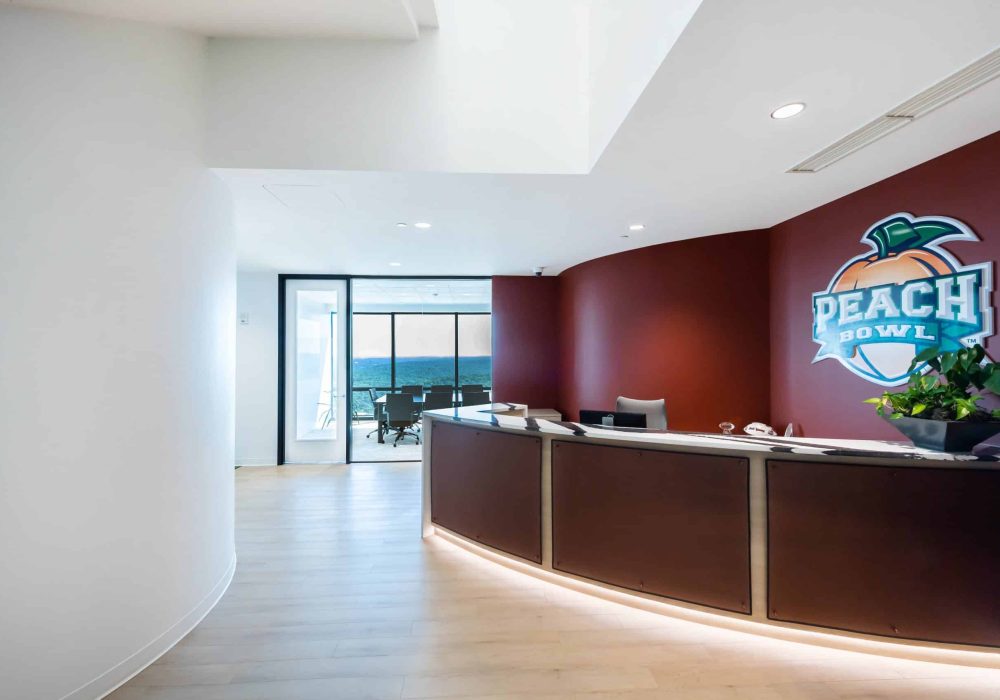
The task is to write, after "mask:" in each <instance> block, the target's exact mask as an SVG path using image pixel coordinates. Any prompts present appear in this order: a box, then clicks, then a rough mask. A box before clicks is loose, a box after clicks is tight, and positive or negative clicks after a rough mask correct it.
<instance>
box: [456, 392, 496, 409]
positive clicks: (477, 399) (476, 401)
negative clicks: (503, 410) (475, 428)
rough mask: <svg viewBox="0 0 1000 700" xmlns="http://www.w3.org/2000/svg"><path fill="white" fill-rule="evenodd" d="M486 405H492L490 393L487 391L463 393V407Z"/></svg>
mask: <svg viewBox="0 0 1000 700" xmlns="http://www.w3.org/2000/svg"><path fill="white" fill-rule="evenodd" d="M484 403H490V395H489V392H486V391H468V392H466V391H463V392H462V405H463V406H481V405H482V404H484Z"/></svg>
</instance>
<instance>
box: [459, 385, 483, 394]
mask: <svg viewBox="0 0 1000 700" xmlns="http://www.w3.org/2000/svg"><path fill="white" fill-rule="evenodd" d="M467 391H471V392H472V393H478V392H481V391H483V385H482V384H463V385H462V393H463V394H464V393H465V392H467Z"/></svg>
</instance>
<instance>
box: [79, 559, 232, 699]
mask: <svg viewBox="0 0 1000 700" xmlns="http://www.w3.org/2000/svg"><path fill="white" fill-rule="evenodd" d="M234 573H236V554H235V553H234V554H233V558H232V561H230V562H229V567H228V568H227V569H226V572H225V573H224V574H223V575H222V578H220V579H219V580H218V582H217V583H216V584H215V585H214V586H213V587H212V590H211V591H209V592H208V595H206V596H205V597H204V598H202V599H201V601H200V602H199V603H198V604H197V605H195V606H194V608H192V609H191V611H190V612H188V613H187V614H186V615H184V617H182V618H181V619H180V620H178V621H177V622H176V623H175V624H174V625H172V626H171V627H170V629H168V630H167V631H166V632H164V633H163V634H161V635H160V636H159V637H157V638H156V639H154V640H153V641H151V642H150V643H149V644H147V645H146V646H144V647H143V648H142V649H140V650H139V651H137V652H135V653H134V654H132V655H131V656H129V657H128V658H127V659H125V660H124V661H122V662H121V663H118V664H115V665H114V666H112V667H111V668H109V669H108V670H107V671H105V672H104V673H102V674H101V675H99V676H98V677H97V678H95V679H93V680H92V681H89V682H88V683H85V684H83V685H82V686H80V687H79V688H77V689H76V690H74V691H73V692H71V693H69V694H67V695H64V696H63V697H62V700H95V699H97V698H103V697H107V696H108V695H110V694H111V693H112V692H114V691H115V690H117V689H118V688H120V687H121V686H123V685H124V684H125V683H127V682H128V681H129V680H131V679H132V678H133V677H134V676H136V675H138V674H139V673H140V672H141V671H143V670H144V669H145V668H146V667H147V666H149V665H150V664H152V663H153V662H154V661H156V660H157V659H158V658H160V657H161V656H163V655H164V654H165V653H167V652H168V651H170V649H171V648H172V647H173V646H174V645H175V644H177V642H179V641H181V640H182V639H183V638H184V637H185V635H187V633H188V632H190V631H191V630H193V629H194V628H195V627H196V626H197V625H198V623H199V622H201V621H202V620H203V619H205V616H206V615H208V613H210V612H211V611H212V608H214V607H215V604H216V603H218V602H219V600H220V599H221V598H222V596H223V594H225V592H226V590H227V589H228V588H229V584H230V583H231V582H232V580H233V574H234Z"/></svg>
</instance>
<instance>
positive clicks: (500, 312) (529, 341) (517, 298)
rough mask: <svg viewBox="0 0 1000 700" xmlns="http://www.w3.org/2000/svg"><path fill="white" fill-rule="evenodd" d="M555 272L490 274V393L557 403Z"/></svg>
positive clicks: (545, 404)
mask: <svg viewBox="0 0 1000 700" xmlns="http://www.w3.org/2000/svg"><path fill="white" fill-rule="evenodd" d="M559 325H560V324H559V278H558V277H494V278H493V398H494V400H496V401H513V402H517V403H526V404H528V405H529V406H532V407H536V408H557V407H558V404H559Z"/></svg>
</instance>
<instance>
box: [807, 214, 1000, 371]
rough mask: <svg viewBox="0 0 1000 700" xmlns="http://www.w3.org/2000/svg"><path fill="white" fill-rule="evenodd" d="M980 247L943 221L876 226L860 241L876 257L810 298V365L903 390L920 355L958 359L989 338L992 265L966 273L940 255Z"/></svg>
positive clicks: (856, 261) (853, 264) (962, 228)
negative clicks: (830, 361) (958, 246)
mask: <svg viewBox="0 0 1000 700" xmlns="http://www.w3.org/2000/svg"><path fill="white" fill-rule="evenodd" d="M978 240H979V238H978V237H976V234H974V233H973V232H972V231H971V230H970V229H969V227H968V226H966V225H965V224H963V223H962V222H961V221H957V220H955V219H951V218H948V217H945V216H924V217H919V218H915V217H913V216H912V215H910V214H906V213H899V214H893V215H892V216H889V217H886V218H885V219H882V220H881V221H879V222H877V223H875V224H874V225H873V226H872V227H871V228H869V229H868V230H867V231H866V232H865V235H864V236H862V237H861V242H862V243H865V244H866V245H868V246H869V247H871V249H872V250H871V251H870V252H868V253H864V254H862V255H859V256H858V257H856V258H852V259H850V260H848V261H847V262H846V263H844V265H843V266H842V267H841V268H840V269H839V270H837V273H836V274H835V275H834V276H833V279H831V280H830V284H829V285H828V286H827V288H826V290H825V291H822V292H816V293H815V294H813V295H812V306H813V331H812V332H813V341H814V342H816V343H818V344H819V346H820V348H819V352H818V353H816V357H815V358H814V359H813V362H819V361H820V360H825V359H827V358H835V359H837V360H839V361H840V363H841V364H842V365H843V366H844V367H846V368H847V369H849V370H850V371H851V372H854V374H856V375H858V376H859V377H863V378H864V379H867V380H868V381H870V382H873V383H875V384H881V385H882V386H898V385H900V384H904V383H905V382H906V380H907V379H908V377H909V372H908V371H907V370H908V369H909V367H910V362H912V361H913V357H914V355H916V354H917V353H919V352H920V351H921V350H923V349H925V348H928V347H932V346H937V347H940V348H941V349H942V350H952V351H954V350H958V349H959V348H962V347H965V346H968V345H974V344H975V343H979V342H982V341H983V339H984V338H987V337H988V336H990V335H992V334H993V309H992V308H990V294H991V292H992V290H993V264H992V263H990V262H985V263H979V264H977V265H963V264H962V263H960V262H959V261H958V260H957V259H956V258H955V257H954V256H953V255H952V254H951V253H949V252H948V251H946V250H944V249H943V248H941V247H940V246H941V244H943V243H947V242H949V241H978ZM926 369H927V367H926V365H925V366H923V367H918V368H917V369H916V370H915V372H923V371H926Z"/></svg>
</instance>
